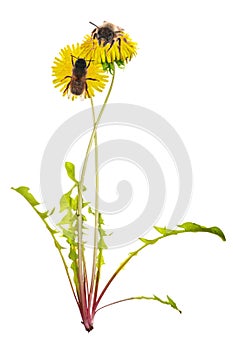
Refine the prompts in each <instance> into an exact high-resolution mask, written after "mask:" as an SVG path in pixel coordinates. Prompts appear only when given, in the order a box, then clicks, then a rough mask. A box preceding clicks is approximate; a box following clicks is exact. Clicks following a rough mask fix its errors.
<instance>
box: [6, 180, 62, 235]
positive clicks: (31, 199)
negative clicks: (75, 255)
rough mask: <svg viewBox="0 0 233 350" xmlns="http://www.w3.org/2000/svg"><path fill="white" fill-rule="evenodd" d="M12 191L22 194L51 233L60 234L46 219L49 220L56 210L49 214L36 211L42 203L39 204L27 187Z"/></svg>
mask: <svg viewBox="0 0 233 350" xmlns="http://www.w3.org/2000/svg"><path fill="white" fill-rule="evenodd" d="M12 190H14V191H16V192H18V193H19V194H21V195H22V196H23V197H24V198H25V199H26V201H27V202H28V203H29V204H30V205H31V206H32V208H33V209H34V210H35V212H36V213H37V215H38V216H39V217H40V218H41V220H42V221H43V222H44V224H45V226H46V228H47V229H48V230H49V232H50V233H51V234H52V235H54V234H55V233H58V231H57V230H55V229H53V228H51V227H50V226H49V224H48V223H47V221H45V219H47V218H48V217H49V216H50V215H52V214H53V212H54V209H53V210H52V211H51V212H49V211H45V212H41V211H39V210H38V209H36V206H37V205H39V204H40V202H38V201H37V200H36V199H35V197H34V196H33V195H32V194H31V193H30V192H29V191H30V188H29V187H26V186H21V187H18V188H14V187H12Z"/></svg>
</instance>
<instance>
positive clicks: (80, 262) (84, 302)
mask: <svg viewBox="0 0 233 350" xmlns="http://www.w3.org/2000/svg"><path fill="white" fill-rule="evenodd" d="M114 79H115V68H114V69H113V75H112V81H111V84H110V87H109V90H108V93H107V96H106V98H105V101H104V104H103V106H102V108H101V110H100V113H99V115H98V118H97V120H96V122H95V125H94V127H93V131H92V134H91V137H90V140H89V144H88V147H87V150H86V155H85V158H84V162H83V167H82V172H81V178H80V182H79V187H78V211H77V214H78V281H79V291H80V304H81V307H82V308H83V314H84V317H86V316H87V315H86V311H87V300H86V295H85V286H84V275H83V263H84V260H85V257H84V255H83V241H82V225H83V221H82V205H83V199H82V193H83V185H84V179H85V174H86V169H87V163H88V159H89V154H90V152H91V147H92V144H93V140H94V137H95V134H96V130H97V127H98V125H99V122H100V120H101V117H102V115H103V112H104V110H105V107H106V105H107V102H108V99H109V96H110V94H111V91H112V87H113V83H114Z"/></svg>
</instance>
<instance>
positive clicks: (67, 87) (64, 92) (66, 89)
mask: <svg viewBox="0 0 233 350" xmlns="http://www.w3.org/2000/svg"><path fill="white" fill-rule="evenodd" d="M69 87H70V82H69V83H68V84H67V85H66V88H65V90H64V91H63V96H65V94H66V92H67V91H68V89H69Z"/></svg>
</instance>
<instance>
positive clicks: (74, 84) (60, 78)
mask: <svg viewBox="0 0 233 350" xmlns="http://www.w3.org/2000/svg"><path fill="white" fill-rule="evenodd" d="M59 54H60V57H59V58H58V57H55V59H54V65H53V67H52V72H53V73H52V75H53V76H54V77H55V79H54V80H53V83H54V86H55V87H56V88H60V91H61V92H62V94H63V96H66V95H67V96H68V97H71V98H72V100H74V99H75V98H76V97H78V96H83V97H84V98H87V97H88V98H90V97H93V96H94V92H95V90H96V91H100V92H101V91H103V89H104V87H105V84H106V83H107V81H108V76H107V75H106V74H105V73H104V71H103V67H102V65H101V64H98V63H97V62H95V61H94V60H89V61H88V60H87V58H85V59H84V58H83V56H82V54H81V49H80V45H79V44H76V45H74V44H73V45H72V46H69V45H67V46H66V47H65V48H64V49H61V51H60V53H59Z"/></svg>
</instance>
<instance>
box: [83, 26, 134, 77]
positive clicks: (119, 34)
mask: <svg viewBox="0 0 233 350" xmlns="http://www.w3.org/2000/svg"><path fill="white" fill-rule="evenodd" d="M90 23H91V24H93V25H94V26H95V27H96V28H95V29H94V30H93V32H92V34H91V35H86V36H85V38H84V41H83V43H82V45H81V50H82V55H83V57H85V58H86V59H89V60H94V61H95V62H98V63H102V65H103V68H104V70H110V71H111V67H112V64H114V63H116V64H117V65H118V67H123V66H125V63H128V62H129V61H130V60H131V58H132V57H133V56H135V55H136V54H137V43H135V42H133V41H132V39H131V38H130V36H129V35H128V34H127V33H125V32H124V30H123V29H122V28H120V27H118V26H115V25H114V24H112V23H108V22H104V23H103V25H102V26H97V25H95V24H94V23H92V22H90Z"/></svg>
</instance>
